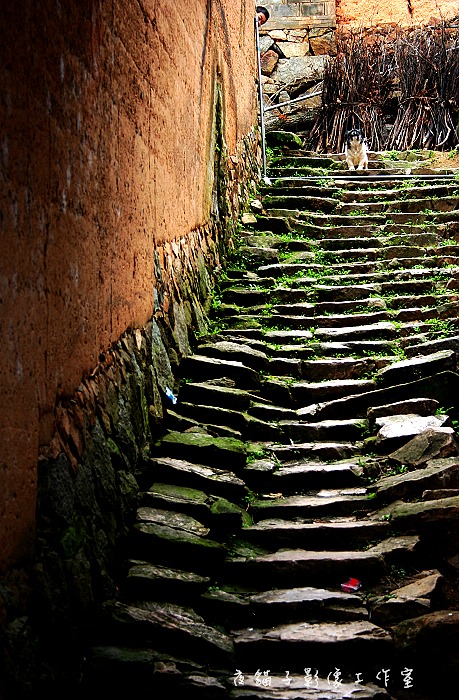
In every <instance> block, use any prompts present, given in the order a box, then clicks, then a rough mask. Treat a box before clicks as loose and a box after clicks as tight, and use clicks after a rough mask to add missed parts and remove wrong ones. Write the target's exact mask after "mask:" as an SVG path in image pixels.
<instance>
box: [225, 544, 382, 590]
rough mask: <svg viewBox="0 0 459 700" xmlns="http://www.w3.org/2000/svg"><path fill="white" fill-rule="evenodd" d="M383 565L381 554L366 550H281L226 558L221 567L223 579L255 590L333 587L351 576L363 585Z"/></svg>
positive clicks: (377, 576) (378, 573)
mask: <svg viewBox="0 0 459 700" xmlns="http://www.w3.org/2000/svg"><path fill="white" fill-rule="evenodd" d="M385 571H386V566H385V563H384V559H383V557H382V556H381V555H380V554H375V553H373V552H372V551H371V550H368V551H365V552H363V551H345V550H341V551H307V550H304V549H282V550H279V551H278V552H274V553H272V554H262V555H258V556H255V557H236V558H228V559H227V560H226V563H225V566H224V576H225V580H226V581H227V582H228V583H229V582H232V581H234V582H240V583H241V584H242V582H243V585H244V586H245V587H248V586H249V587H253V588H254V590H261V591H263V590H270V589H271V588H283V587H285V582H286V581H288V583H289V586H291V587H297V586H308V585H311V586H321V587H326V586H333V587H336V589H337V590H339V586H340V584H341V583H343V582H345V581H347V579H348V578H349V577H350V576H352V577H355V578H357V579H358V580H359V581H362V582H365V585H366V586H369V585H370V584H371V583H375V582H376V581H378V580H379V579H380V578H381V577H382V576H383V575H384V573H385Z"/></svg>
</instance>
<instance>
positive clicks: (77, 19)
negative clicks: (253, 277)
mask: <svg viewBox="0 0 459 700" xmlns="http://www.w3.org/2000/svg"><path fill="white" fill-rule="evenodd" d="M0 34H1V36H2V41H1V42H0V105H1V106H0V124H1V130H0V140H1V142H0V146H1V148H0V166H1V183H2V186H1V191H0V222H1V227H2V233H1V239H0V322H1V338H0V352H1V357H0V382H1V389H2V395H1V409H0V535H1V546H0V568H1V566H2V564H3V566H4V565H6V564H11V563H13V564H14V563H15V562H17V561H18V560H19V559H20V558H21V557H22V556H23V554H24V552H27V549H28V548H29V547H30V544H31V542H32V540H33V531H34V513H35V498H36V465H37V456H38V453H39V447H40V445H45V444H46V443H47V442H48V441H49V440H50V438H51V436H52V433H53V430H54V418H53V410H54V407H55V404H56V401H57V400H58V399H59V398H60V397H62V396H67V395H70V394H71V393H72V391H73V390H74V389H75V388H76V387H77V386H78V384H79V382H80V379H81V377H83V376H84V375H86V374H87V373H88V372H90V371H91V369H92V368H94V367H95V366H96V365H97V362H98V357H99V354H100V353H101V352H102V351H103V350H105V349H106V348H107V347H109V346H110V344H111V343H112V342H113V341H115V340H117V339H118V338H119V337H120V336H121V335H122V333H123V332H124V331H125V330H126V329H127V328H129V327H130V326H143V325H144V324H145V323H146V322H147V321H148V320H149V319H150V318H151V316H152V312H153V291H154V287H155V278H154V266H153V260H152V249H153V245H154V244H155V243H162V242H166V241H171V240H174V239H177V238H179V237H182V238H183V237H184V236H185V237H186V235H187V234H188V233H189V232H191V231H192V230H194V229H196V228H198V227H199V226H201V225H203V224H204V223H206V222H207V221H208V220H209V212H210V203H211V196H210V195H211V190H212V177H213V158H214V155H213V152H212V148H211V143H212V128H213V122H214V113H215V99H216V97H215V96H216V89H217V83H219V84H220V85H221V87H222V93H223V96H224V98H223V113H224V137H225V140H226V144H227V149H228V154H229V155H231V154H232V153H234V151H235V149H236V145H237V143H238V142H239V141H240V139H241V137H243V136H244V135H245V134H246V133H247V132H248V131H249V130H250V128H251V126H252V125H253V123H254V121H255V119H256V117H255V97H256V89H255V83H254V77H255V52H254V40H253V3H252V2H251V0H238V1H237V2H234V0H195V1H194V2H192V3H174V2H171V0H41V1H40V2H35V0H25V1H24V2H21V3H14V2H11V3H2V4H1V7H0Z"/></svg>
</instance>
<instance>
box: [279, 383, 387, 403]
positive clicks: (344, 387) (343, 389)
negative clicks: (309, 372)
mask: <svg viewBox="0 0 459 700" xmlns="http://www.w3.org/2000/svg"><path fill="white" fill-rule="evenodd" d="M375 388H376V384H375V382H374V381H372V380H370V379H332V380H330V381H325V382H295V383H293V384H292V385H291V386H290V392H291V395H292V398H293V400H294V402H295V404H296V405H297V406H308V405H309V404H311V403H319V402H322V401H331V400H332V399H338V398H341V397H343V396H348V395H349V394H361V393H363V392H368V391H372V390H373V389H375Z"/></svg>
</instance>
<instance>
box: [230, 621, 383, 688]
mask: <svg viewBox="0 0 459 700" xmlns="http://www.w3.org/2000/svg"><path fill="white" fill-rule="evenodd" d="M232 636H233V637H234V644H235V649H236V660H237V662H238V664H239V665H243V668H245V667H246V666H247V665H249V666H250V665H254V666H257V668H264V667H266V665H267V667H268V668H270V669H272V670H276V671H277V670H278V669H279V670H284V669H286V668H287V669H288V668H294V667H295V666H297V665H298V664H303V665H304V660H305V659H307V660H308V665H309V663H311V665H312V666H313V668H316V667H318V668H322V667H323V666H324V665H325V664H324V659H327V666H328V665H329V668H331V669H335V668H343V669H346V671H345V672H350V671H351V670H355V669H357V668H359V667H360V668H363V667H364V668H366V669H368V668H376V667H377V665H378V662H381V663H382V665H383V666H384V667H386V665H387V664H389V663H390V661H392V660H393V656H394V652H393V643H392V639H391V636H390V634H389V633H388V632H386V631H385V630H384V629H382V628H381V627H377V626H376V625H374V624H373V623H371V622H368V621H356V622H343V623H340V624H337V623H316V624H314V623H308V622H303V623H293V624H286V625H280V626H279V627H274V628H271V629H270V628H268V629H253V630H239V631H237V630H236V631H234V632H233V633H232ZM376 659H378V662H376ZM328 673H330V671H328ZM326 697H328V698H333V695H328V696H326ZM341 697H343V696H342V695H341ZM351 697H352V695H351Z"/></svg>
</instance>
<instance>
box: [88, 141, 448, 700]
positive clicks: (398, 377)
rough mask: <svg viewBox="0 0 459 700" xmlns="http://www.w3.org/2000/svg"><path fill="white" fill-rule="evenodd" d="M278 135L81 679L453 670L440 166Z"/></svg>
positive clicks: (244, 692)
mask: <svg viewBox="0 0 459 700" xmlns="http://www.w3.org/2000/svg"><path fill="white" fill-rule="evenodd" d="M286 140H288V139H287V137H286ZM294 141H295V139H292V143H291V146H290V148H287V147H286V146H284V147H283V148H282V149H279V150H278V151H277V153H274V154H271V162H270V170H269V173H268V174H269V176H270V178H271V181H272V182H273V184H272V185H270V186H269V185H266V186H263V192H262V193H261V196H260V200H261V205H259V208H258V210H257V209H256V206H257V204H256V203H255V205H254V212H255V213H246V214H245V215H244V216H243V218H242V221H241V224H240V230H239V245H238V246H237V248H236V250H235V253H234V255H233V259H232V261H231V262H230V264H229V266H228V268H227V269H226V270H225V272H224V274H223V275H222V279H221V282H220V292H219V295H218V296H217V297H216V298H215V300H214V317H215V320H214V328H213V333H211V334H209V335H208V336H206V337H203V338H201V342H200V344H199V345H198V346H197V347H196V349H195V353H194V354H193V355H191V356H189V357H188V358H186V359H185V360H184V361H183V362H182V364H181V367H180V371H181V378H180V387H179V390H178V397H177V402H176V403H172V402H171V404H170V410H169V411H168V417H167V426H166V427H167V432H166V433H165V434H164V436H163V438H162V440H161V441H160V443H159V444H157V446H156V448H155V449H154V450H153V451H152V453H151V454H150V455H148V456H146V457H145V460H146V464H147V467H148V473H149V474H151V478H150V479H149V480H146V482H145V483H144V484H142V488H143V496H142V504H141V506H140V508H139V510H138V516H137V523H136V525H135V527H134V529H133V531H132V532H131V534H130V536H129V537H128V539H127V542H126V549H125V576H124V578H123V581H122V584H121V586H120V593H119V598H118V599H117V600H114V601H109V602H107V604H106V606H105V615H104V616H103V617H102V619H101V620H98V621H96V623H95V629H94V635H93V644H92V647H91V649H90V651H89V652H88V656H87V665H86V669H85V673H84V684H85V687H88V688H90V687H94V684H97V683H101V684H102V687H104V688H105V689H106V690H107V692H108V691H109V690H110V689H116V690H117V691H119V692H120V693H121V692H124V691H125V690H128V689H129V688H131V687H133V679H134V678H135V685H136V688H142V689H144V690H145V692H148V694H149V697H155V698H163V697H166V693H172V692H175V691H176V692H178V693H179V697H186V698H187V699H188V700H189V699H190V698H199V699H208V700H211V699H212V700H213V699H215V700H218V699H219V698H233V699H234V700H236V698H240V699H242V698H244V699H247V700H249V699H250V700H261V699H262V698H267V699H268V698H276V699H285V700H300V699H301V698H314V699H317V700H318V699H319V698H321V699H323V700H326V699H327V700H328V699H331V698H359V699H367V698H368V699H370V698H381V699H382V698H407V699H408V698H409V699H411V698H416V699H417V698H434V697H435V698H439V697H446V696H445V695H442V694H440V695H439V694H438V692H439V686H438V680H439V678H441V682H444V683H445V687H447V685H446V684H447V682H448V681H451V679H452V678H453V675H454V673H455V672H456V671H457V670H458V658H459V655H458V643H459V637H458V632H457V629H458V623H459V609H458V604H459V598H458V593H457V578H458V564H457V556H456V558H455V557H454V555H456V552H457V550H458V544H459V541H458V539H459V538H458V528H457V522H458V514H459V455H458V443H457V438H456V433H455V427H457V425H458V423H457V419H458V417H459V416H458V407H457V396H458V395H459V387H458V375H457V374H456V370H457V365H456V352H457V348H458V344H459V333H458V331H457V326H458V323H459V314H458V310H459V295H458V289H459V265H458V263H459V256H458V251H459V247H458V241H459V238H458V237H459V227H458V224H457V209H458V194H459V181H458V179H457V176H456V174H455V171H454V169H449V170H448V169H443V170H439V169H437V170H434V169H432V168H431V167H430V166H429V160H428V157H427V155H425V154H424V155H423V154H422V153H418V154H413V153H411V154H408V156H407V158H408V159H407V158H405V155H406V154H405V155H404V154H399V156H398V159H396V157H395V156H394V154H389V156H387V157H386V158H384V154H372V155H371V160H370V169H369V171H368V173H367V174H365V175H360V174H356V175H354V176H352V174H350V173H349V172H348V171H347V170H346V169H345V163H344V162H343V160H342V159H340V157H339V156H334V157H330V156H317V155H314V154H311V153H307V152H304V151H303V150H302V149H300V148H298V146H297V145H296V144H295V143H294ZM434 670H435V673H433V671H434ZM448 674H449V675H448ZM152 693H153V695H152Z"/></svg>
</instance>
